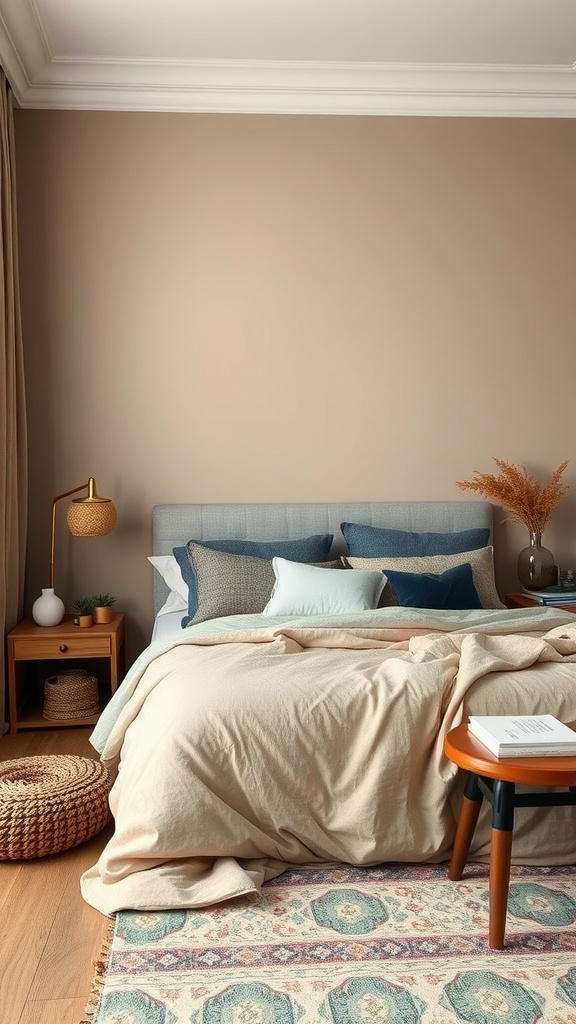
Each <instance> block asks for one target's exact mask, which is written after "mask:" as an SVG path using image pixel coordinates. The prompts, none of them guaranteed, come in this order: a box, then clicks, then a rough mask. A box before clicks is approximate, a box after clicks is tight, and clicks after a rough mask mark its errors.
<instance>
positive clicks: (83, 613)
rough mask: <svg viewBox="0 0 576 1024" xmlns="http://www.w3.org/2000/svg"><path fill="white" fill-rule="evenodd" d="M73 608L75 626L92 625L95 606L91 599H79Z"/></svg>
mask: <svg viewBox="0 0 576 1024" xmlns="http://www.w3.org/2000/svg"><path fill="white" fill-rule="evenodd" d="M72 607H73V609H74V625H75V626H91V625H92V622H93V619H92V608H93V607H94V606H93V604H92V598H91V597H77V598H76V600H75V601H74V604H73V606H72Z"/></svg>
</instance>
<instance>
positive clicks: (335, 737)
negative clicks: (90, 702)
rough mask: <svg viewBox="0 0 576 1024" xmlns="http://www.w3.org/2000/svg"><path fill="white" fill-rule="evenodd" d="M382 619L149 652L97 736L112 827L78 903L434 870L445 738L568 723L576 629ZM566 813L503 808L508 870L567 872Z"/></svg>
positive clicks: (477, 850)
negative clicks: (369, 868) (303, 876)
mask: <svg viewBox="0 0 576 1024" xmlns="http://www.w3.org/2000/svg"><path fill="white" fill-rule="evenodd" d="M387 611H388V612H389V613H390V615H388V616H387V617H386V619H385V623H386V624H385V626H384V625H380V626H378V625H374V624H373V623H374V620H373V619H372V618H370V619H369V620H368V621H369V623H370V624H369V625H368V626H363V625H361V624H359V625H356V626H355V627H353V626H348V625H347V626H343V627H338V626H337V625H331V626H330V627H329V628H327V627H319V628H314V627H313V626H311V625H309V626H293V625H291V626H285V627H281V626H280V627H279V626H270V627H268V628H260V629H252V630H248V631H247V632H245V633H242V634H241V635H240V634H239V633H238V632H237V631H230V632H227V633H221V634H218V633H214V634H210V633H205V634H204V635H202V634H199V635H196V634H195V633H194V632H193V631H192V632H191V631H189V630H185V631H183V635H182V637H181V638H178V642H177V643H174V644H173V645H170V646H169V649H168V650H166V651H165V652H164V653H160V654H157V655H156V656H154V657H152V660H150V662H149V664H148V665H147V667H145V668H144V669H143V670H142V671H141V672H140V673H139V675H138V680H137V685H135V686H132V688H131V689H130V690H129V691H128V693H129V696H128V697H127V699H125V701H124V703H123V706H122V700H119V702H118V703H119V705H120V709H119V711H118V717H117V718H116V721H114V722H113V723H112V724H111V725H110V726H109V727H108V728H107V736H106V739H105V745H104V746H103V749H102V760H103V761H104V763H105V764H108V765H109V767H110V768H111V770H112V771H113V772H114V771H115V770H116V767H117V766H118V764H119V770H118V774H117V776H116V778H115V782H114V785H113V788H112V792H111V807H112V811H113V814H114V818H115V824H116V827H115V832H114V835H113V837H112V838H111V839H110V841H109V842H108V844H107V846H106V848H105V849H104V851H103V853H102V855H101V857H100V858H99V860H98V862H97V864H95V865H94V866H93V867H92V868H90V869H89V870H88V871H86V872H85V873H84V875H83V876H82V880H81V889H82V894H83V896H84V899H85V900H86V901H87V902H88V903H89V904H91V905H92V906H94V907H96V908H97V909H98V910H100V911H101V912H102V913H104V914H111V913H113V912H115V911H117V910H119V909H123V908H134V909H147V910H156V909H166V908H178V907H199V906H204V905H208V904H211V903H215V902H220V901H223V900H227V899H230V898H232V897H234V896H238V895H241V894H246V893H254V894H255V895H256V894H257V892H258V889H259V887H260V885H261V884H262V882H263V881H264V880H265V879H267V878H270V877H273V876H274V875H275V874H277V873H279V872H280V871H282V870H284V869H285V868H286V867H287V866H288V865H302V866H304V865H311V864H318V863H326V862H338V861H344V862H347V863H351V864H355V865H369V864H375V863H379V862H384V861H403V862H417V861H429V862H437V861H441V860H445V859H447V858H448V856H449V853H450V848H451V843H452V839H453V835H454V827H455V815H456V813H457V808H458V802H459V794H460V792H461V784H462V782H461V778H460V777H458V776H457V769H456V767H455V766H454V765H453V764H452V763H451V762H449V761H448V760H447V759H446V757H445V756H444V754H443V749H442V746H443V740H444V736H445V734H446V732H447V731H448V730H449V729H450V728H452V727H454V726H455V725H457V724H459V723H460V722H461V721H462V720H464V719H465V717H466V716H467V715H468V714H532V713H552V714H555V715H557V717H559V718H561V719H563V720H564V721H572V720H576V617H573V616H569V615H565V616H561V617H560V620H554V619H547V618H546V617H544V618H543V619H542V624H543V625H544V626H545V625H546V624H547V623H548V622H549V621H562V618H565V620H566V621H565V622H564V623H562V624H561V625H560V626H556V627H555V628H553V629H550V630H548V631H547V632H544V633H543V635H542V629H541V630H540V632H539V631H538V629H537V628H536V627H535V623H536V624H537V623H538V622H539V621H540V620H538V619H534V618H532V619H531V620H530V625H529V630H528V631H527V626H526V623H525V622H524V620H523V619H522V617H519V618H518V619H517V620H515V623H513V624H512V625H511V626H509V627H507V629H508V631H507V632H506V633H504V634H502V633H501V632H500V631H499V630H498V628H496V627H495V629H494V632H493V633H490V632H477V631H474V630H470V627H469V626H467V629H468V631H467V632H458V630H457V628H453V627H452V625H449V626H448V628H446V629H444V630H443V631H432V632H426V630H425V628H419V629H418V630H417V631H416V635H407V634H408V633H410V629H407V628H406V626H405V624H404V623H403V622H402V621H400V623H399V625H397V626H396V627H395V626H394V617H393V616H394V613H393V610H392V609H388V610H387ZM505 614H506V613H502V615H505ZM508 614H509V613H508ZM412 632H413V630H412ZM574 810H575V809H574V808H565V807H564V808H553V809H549V808H548V809H538V810H532V809H521V810H518V811H517V821H516V828H515V834H514V846H513V857H514V859H515V860H518V861H522V862H524V863H528V862H532V863H566V862H570V861H573V860H574V859H575V849H576V847H575V844H574V834H575V833H574V824H575V821H576V816H575V813H574ZM487 812H488V808H487V809H486V812H484V811H483V813H482V815H481V820H480V822H479V825H478V828H477V831H476V835H475V838H474V842H473V847H472V849H471V857H472V858H476V859H478V858H482V859H485V858H486V856H487V853H488V835H489V815H488V813H487Z"/></svg>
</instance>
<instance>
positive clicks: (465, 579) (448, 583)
mask: <svg viewBox="0 0 576 1024" xmlns="http://www.w3.org/2000/svg"><path fill="white" fill-rule="evenodd" d="M356 571H357V570H356ZM382 571H383V572H384V574H385V576H386V577H387V578H388V583H389V585H390V586H391V587H392V590H393V592H394V594H395V596H396V599H397V601H398V604H399V605H402V606H403V607H404V608H445V609H459V610H463V609H467V608H481V607H482V604H481V602H480V598H479V597H478V593H477V591H476V587H475V586H474V579H473V577H472V566H471V565H470V563H469V562H463V563H462V565H455V566H454V567H453V568H452V569H446V571H445V572H443V573H439V574H436V573H432V572H422V573H419V572H401V571H400V570H399V569H386V568H384V569H383V570H382Z"/></svg>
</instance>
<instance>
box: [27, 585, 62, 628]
mask: <svg viewBox="0 0 576 1024" xmlns="http://www.w3.org/2000/svg"><path fill="white" fill-rule="evenodd" d="M32 618H33V619H34V622H35V623H36V624H37V625H38V626H57V625H58V623H59V622H62V619H63V618H64V602H63V601H61V600H60V598H59V597H58V596H57V595H56V594H55V593H54V590H53V589H52V588H51V587H47V588H46V590H43V591H42V594H41V595H40V597H37V598H36V600H35V601H34V604H33V605H32Z"/></svg>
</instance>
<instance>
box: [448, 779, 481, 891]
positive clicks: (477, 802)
mask: <svg viewBox="0 0 576 1024" xmlns="http://www.w3.org/2000/svg"><path fill="white" fill-rule="evenodd" d="M481 806H482V792H481V790H480V788H479V786H478V779H477V777H476V775H474V774H473V773H470V774H469V775H468V778H467V780H466V785H465V786H464V796H463V797H462V804H461V806H460V812H459V814H458V822H457V824H456V834H455V836H454V845H453V847H452V856H451V858H450V864H449V865H448V878H449V879H450V880H451V881H452V882H457V881H459V880H460V879H461V878H462V872H463V871H464V865H465V864H466V859H467V857H468V851H469V849H470V843H471V842H472V836H473V835H474V829H475V828H476V822H477V821H478V815H479V814H480V808H481Z"/></svg>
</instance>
